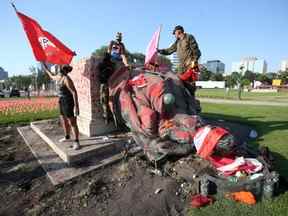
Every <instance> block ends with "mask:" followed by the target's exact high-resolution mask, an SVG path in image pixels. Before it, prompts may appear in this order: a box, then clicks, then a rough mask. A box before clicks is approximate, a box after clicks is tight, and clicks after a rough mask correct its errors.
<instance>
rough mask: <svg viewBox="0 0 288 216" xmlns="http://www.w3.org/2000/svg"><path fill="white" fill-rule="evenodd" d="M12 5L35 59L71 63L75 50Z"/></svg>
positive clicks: (55, 62)
mask: <svg viewBox="0 0 288 216" xmlns="http://www.w3.org/2000/svg"><path fill="white" fill-rule="evenodd" d="M12 6H13V7H14V9H15V11H16V13H17V15H18V17H19V19H20V20H21V23H22V25H23V28H24V31H25V32H26V35H27V37H28V40H29V42H30V45H31V47H32V50H33V53H34V56H35V58H36V60H37V61H41V62H46V63H50V64H59V65H62V64H70V63H71V61H72V58H73V56H75V55H76V53H75V52H73V51H71V50H70V49H69V48H68V47H66V46H65V45H64V44H63V43H62V42H61V41H59V40H58V39H57V38H56V37H55V36H53V35H52V34H51V33H49V32H48V31H45V30H44V29H43V28H42V27H41V26H40V25H39V24H38V22H37V21H35V20H34V19H32V18H30V17H28V16H26V15H25V14H23V13H20V12H18V11H17V9H16V7H15V5H14V4H12Z"/></svg>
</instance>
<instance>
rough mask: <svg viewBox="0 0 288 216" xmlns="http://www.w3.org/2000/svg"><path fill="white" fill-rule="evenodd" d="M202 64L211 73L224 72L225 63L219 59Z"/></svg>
mask: <svg viewBox="0 0 288 216" xmlns="http://www.w3.org/2000/svg"><path fill="white" fill-rule="evenodd" d="M204 66H205V67H206V68H207V70H209V71H211V72H213V73H221V74H223V73H225V64H224V63H223V62H221V61H220V60H211V61H207V62H206V63H205V64H204Z"/></svg>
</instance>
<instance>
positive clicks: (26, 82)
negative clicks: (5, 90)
mask: <svg viewBox="0 0 288 216" xmlns="http://www.w3.org/2000/svg"><path fill="white" fill-rule="evenodd" d="M8 83H9V85H12V86H13V87H16V88H18V89H25V88H28V87H29V86H30V85H31V83H32V76H31V75H18V76H12V77H10V78H9V81H8Z"/></svg>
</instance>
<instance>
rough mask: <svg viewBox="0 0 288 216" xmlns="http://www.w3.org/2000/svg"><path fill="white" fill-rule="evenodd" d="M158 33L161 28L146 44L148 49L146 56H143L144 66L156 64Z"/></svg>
mask: <svg viewBox="0 0 288 216" xmlns="http://www.w3.org/2000/svg"><path fill="white" fill-rule="evenodd" d="M160 32H161V26H160V27H159V28H158V29H157V31H156V32H155V33H154V34H153V37H152V39H151V41H150V43H149V44H148V47H147V49H146V55H145V65H147V64H150V63H152V64H155V63H157V62H156V61H157V48H158V45H159V39H160Z"/></svg>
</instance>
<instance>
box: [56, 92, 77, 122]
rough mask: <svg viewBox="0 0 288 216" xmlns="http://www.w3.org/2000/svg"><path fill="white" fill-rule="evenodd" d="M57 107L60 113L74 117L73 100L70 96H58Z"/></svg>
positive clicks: (67, 116)
mask: <svg viewBox="0 0 288 216" xmlns="http://www.w3.org/2000/svg"><path fill="white" fill-rule="evenodd" d="M59 109H60V115H62V116H64V117H66V118H71V117H75V115H74V101H73V99H71V98H63V97H60V98H59Z"/></svg>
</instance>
